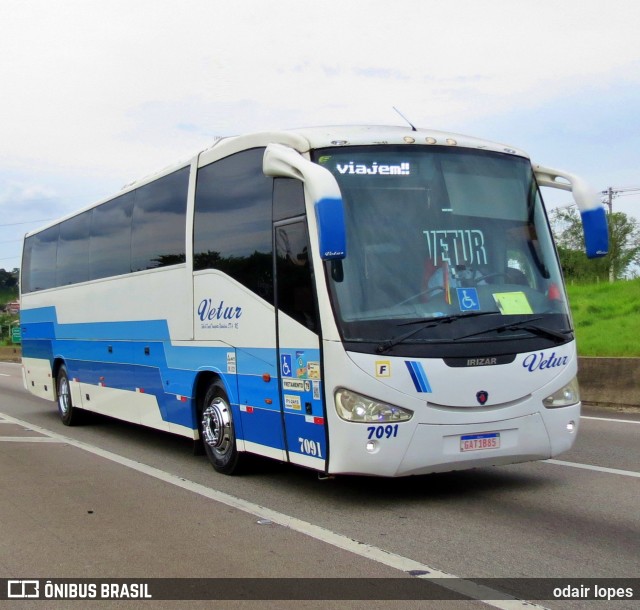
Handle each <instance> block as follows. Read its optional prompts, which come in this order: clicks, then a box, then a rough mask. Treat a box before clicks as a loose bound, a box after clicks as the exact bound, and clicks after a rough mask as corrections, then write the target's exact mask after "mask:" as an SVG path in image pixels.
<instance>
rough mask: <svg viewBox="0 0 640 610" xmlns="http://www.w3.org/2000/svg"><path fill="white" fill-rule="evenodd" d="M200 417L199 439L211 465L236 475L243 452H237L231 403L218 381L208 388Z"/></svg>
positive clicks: (223, 472)
mask: <svg viewBox="0 0 640 610" xmlns="http://www.w3.org/2000/svg"><path fill="white" fill-rule="evenodd" d="M199 420H200V421H199V426H200V438H201V439H202V444H203V445H204V451H205V453H206V455H207V457H208V458H209V461H210V462H211V465H212V466H213V468H214V469H215V470H216V471H217V472H220V473H222V474H229V475H231V474H238V472H239V471H240V467H241V464H242V462H243V457H244V455H243V454H242V453H241V452H240V451H238V448H237V445H236V434H235V427H234V424H233V415H232V413H231V405H230V404H229V398H228V397H227V393H226V392H225V391H224V388H223V387H222V385H221V384H220V383H219V382H216V383H212V384H211V385H210V386H209V387H208V388H207V393H206V394H205V397H204V401H203V403H202V408H201V410H200V413H199Z"/></svg>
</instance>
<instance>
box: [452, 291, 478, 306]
mask: <svg viewBox="0 0 640 610" xmlns="http://www.w3.org/2000/svg"><path fill="white" fill-rule="evenodd" d="M456 291H457V293H458V304H459V305H460V311H479V310H480V301H479V299H478V291H477V290H476V289H475V288H456Z"/></svg>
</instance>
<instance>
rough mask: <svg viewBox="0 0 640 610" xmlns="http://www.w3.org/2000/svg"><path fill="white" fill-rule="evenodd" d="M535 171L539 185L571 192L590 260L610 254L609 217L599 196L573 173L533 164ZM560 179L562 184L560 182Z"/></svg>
mask: <svg viewBox="0 0 640 610" xmlns="http://www.w3.org/2000/svg"><path fill="white" fill-rule="evenodd" d="M533 171H534V173H535V175H536V180H537V181H538V184H539V185H540V186H550V187H551V188H557V189H562V190H565V191H571V192H572V193H573V198H574V200H575V202H576V204H577V205H578V209H579V210H580V216H581V218H582V231H583V234H584V246H585V250H586V253H587V257H588V258H599V257H601V256H606V255H607V254H608V253H609V231H608V228H607V217H606V215H605V213H604V208H603V207H602V204H601V203H600V200H599V197H598V194H597V193H596V192H595V191H593V190H592V189H591V188H589V185H588V184H587V183H586V182H585V181H584V180H582V178H579V177H578V176H575V175H574V174H569V173H567V172H564V171H560V170H557V169H551V168H548V167H543V166H542V165H534V166H533ZM558 179H560V180H561V181H559V180H558Z"/></svg>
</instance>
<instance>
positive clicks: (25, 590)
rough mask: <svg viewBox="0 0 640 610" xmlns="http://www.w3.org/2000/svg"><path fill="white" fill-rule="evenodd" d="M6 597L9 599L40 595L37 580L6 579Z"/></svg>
mask: <svg viewBox="0 0 640 610" xmlns="http://www.w3.org/2000/svg"><path fill="white" fill-rule="evenodd" d="M7 597H8V598H9V599H26V598H29V597H31V598H34V597H35V598H38V597H40V581H39V580H9V581H7Z"/></svg>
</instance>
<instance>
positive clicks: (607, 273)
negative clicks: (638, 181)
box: [550, 208, 640, 281]
mask: <svg viewBox="0 0 640 610" xmlns="http://www.w3.org/2000/svg"><path fill="white" fill-rule="evenodd" d="M550 220H551V228H552V230H553V234H554V237H555V240H556V245H557V246H558V254H559V256H560V264H561V265H562V270H563V272H564V274H565V277H567V278H568V279H574V280H580V281H598V280H602V281H607V280H609V281H613V280H614V279H621V278H623V277H625V276H626V275H627V274H628V273H629V271H630V268H631V267H632V265H634V264H635V265H638V264H640V225H639V224H638V221H637V220H636V219H635V218H632V217H630V216H627V215H626V214H624V213H623V212H613V213H611V214H608V215H607V222H608V225H609V254H608V255H607V256H604V257H602V258H599V259H592V260H589V259H587V257H586V256H585V254H584V235H583V232H582V221H581V219H580V216H579V214H578V212H577V210H576V209H575V208H562V209H561V208H557V209H555V210H553V211H552V212H551V214H550Z"/></svg>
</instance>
